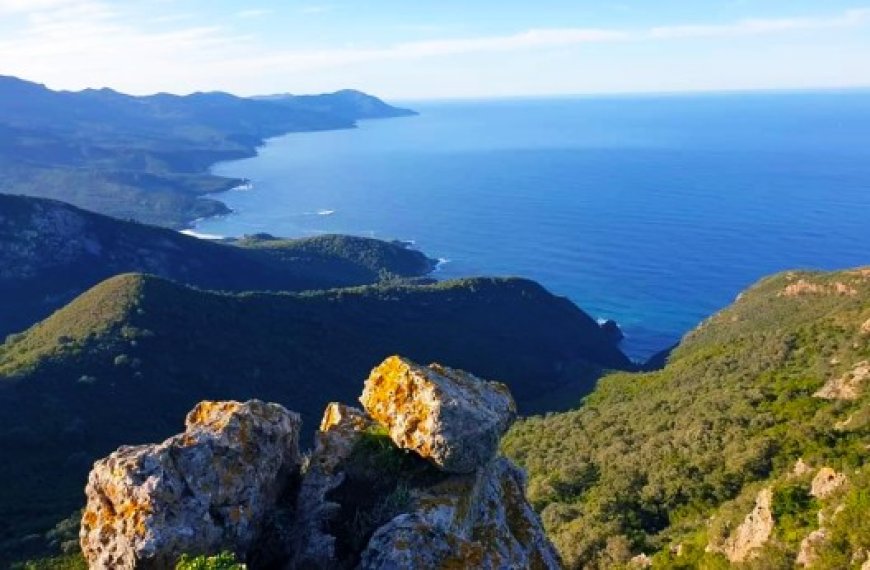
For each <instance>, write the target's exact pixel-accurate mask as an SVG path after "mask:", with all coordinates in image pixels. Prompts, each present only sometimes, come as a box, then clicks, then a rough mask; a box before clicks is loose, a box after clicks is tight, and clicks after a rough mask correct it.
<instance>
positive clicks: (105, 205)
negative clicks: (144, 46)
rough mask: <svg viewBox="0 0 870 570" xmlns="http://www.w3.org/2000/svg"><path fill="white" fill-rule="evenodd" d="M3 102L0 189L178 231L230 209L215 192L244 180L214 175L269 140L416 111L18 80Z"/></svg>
mask: <svg viewBox="0 0 870 570" xmlns="http://www.w3.org/2000/svg"><path fill="white" fill-rule="evenodd" d="M0 99H2V100H3V102H4V105H3V106H2V108H0V133H2V134H3V137H2V138H0V175H2V180H3V183H2V185H0V192H6V193H18V194H27V195H31V196H39V197H45V198H55V199H61V200H64V201H66V202H71V203H73V204H76V205H78V206H80V207H83V208H86V209H89V210H93V211H97V212H100V213H104V214H108V215H112V216H115V217H119V218H125V219H126V218H131V219H136V220H138V221H141V222H147V223H153V224H158V225H163V226H167V227H172V228H176V229H181V228H184V227H188V226H189V225H190V223H191V222H192V221H193V220H196V219H198V218H201V217H206V216H213V215H218V214H227V213H229V212H230V210H229V208H227V206H226V205H224V204H223V203H222V202H220V201H218V200H215V199H214V198H211V197H209V195H211V194H214V193H216V192H222V191H226V190H229V189H231V188H233V187H235V186H238V185H240V184H242V183H243V182H244V180H241V179H233V178H226V177H221V176H217V175H214V174H212V173H211V172H210V171H209V168H210V167H211V166H212V165H213V164H215V163H216V162H219V161H226V160H235V159H240V158H245V157H250V156H254V155H256V152H257V149H258V148H259V147H260V146H262V145H263V144H264V143H265V140H266V139H268V138H270V137H275V136H279V135H283V134H287V133H291V132H305V131H317V130H327V129H344V128H353V127H355V126H356V121H357V120H360V119H375V118H394V117H406V116H411V115H413V114H415V113H414V112H413V111H410V110H408V109H401V108H398V107H393V106H391V105H388V104H386V103H384V102H383V101H381V100H380V99H377V98H375V97H373V96H370V95H367V94H364V93H361V92H356V91H349V90H343V91H338V92H336V93H331V94H323V95H315V96H295V97H290V98H286V97H284V98H280V99H278V100H263V99H256V98H244V97H237V96H235V95H231V94H229V93H220V92H218V93H194V94H191V95H186V96H180V95H172V94H167V93H160V94H156V95H148V96H144V97H134V96H131V95H125V94H123V93H119V92H117V91H113V90H111V89H88V90H83V91H76V92H73V91H52V90H50V89H48V88H47V87H45V86H44V85H40V84H37V83H33V82H29V81H25V80H22V79H18V78H14V77H9V76H6V77H3V76H0Z"/></svg>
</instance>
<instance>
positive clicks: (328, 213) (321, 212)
mask: <svg viewBox="0 0 870 570" xmlns="http://www.w3.org/2000/svg"><path fill="white" fill-rule="evenodd" d="M334 213H335V210H317V215H318V216H331V215H333V214H334Z"/></svg>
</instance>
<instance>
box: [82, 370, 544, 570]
mask: <svg viewBox="0 0 870 570" xmlns="http://www.w3.org/2000/svg"><path fill="white" fill-rule="evenodd" d="M360 400H361V402H362V403H363V406H364V408H365V410H364V411H363V410H359V409H356V408H352V407H349V406H345V405H342V404H337V403H333V404H330V405H329V406H328V407H327V409H326V411H325V413H324V417H323V421H322V422H321V425H320V430H319V431H318V432H317V434H316V435H315V442H314V449H313V451H312V453H311V456H310V457H309V459H308V460H307V462H302V463H304V464H303V465H300V460H299V457H300V454H299V449H298V442H297V440H298V433H299V427H300V421H299V417H298V415H296V414H294V413H293V412H288V411H287V410H285V409H284V408H282V407H281V406H278V405H276V404H264V403H262V402H259V401H251V402H247V403H244V404H241V403H237V402H203V403H201V404H199V405H198V406H197V407H196V408H195V409H194V410H193V411H192V412H191V413H190V414H188V418H187V429H186V431H185V432H184V433H182V434H180V435H177V436H174V437H172V438H170V439H168V440H167V441H165V442H163V443H162V444H159V445H146V446H139V447H122V448H120V449H119V450H118V451H116V452H115V453H113V454H112V455H110V456H109V457H108V458H106V459H103V460H100V461H98V462H97V463H96V464H95V466H94V469H93V471H92V472H91V475H90V479H89V482H88V486H87V489H86V493H87V497H88V506H87V509H86V511H85V515H84V518H83V522H82V528H81V535H80V536H81V544H82V549H83V552H84V554H85V557H86V558H87V560H88V564H89V566H90V567H91V568H95V569H96V568H113V569H114V568H123V569H163V568H172V567H173V565H174V563H175V561H176V560H177V559H178V558H179V557H180V556H181V555H182V554H184V553H191V554H210V553H215V552H219V551H225V550H229V551H232V552H234V553H235V554H236V555H237V556H238V557H240V558H241V559H243V560H246V561H247V562H248V563H249V565H250V567H251V568H257V567H269V568H288V569H294V568H323V569H326V568H330V569H332V568H338V569H341V568H360V569H384V570H386V569H393V568H396V569H398V568H403V569H404V568H411V569H413V568H420V569H423V568H426V569H429V568H492V569H496V568H558V567H559V560H558V557H557V555H556V553H555V550H554V549H553V547H552V546H551V545H550V543H549V541H548V540H547V538H546V537H545V535H544V532H543V529H542V527H541V524H540V521H539V520H538V518H537V515H536V514H535V513H534V511H533V510H532V509H531V507H530V506H529V504H528V503H527V502H526V499H525V484H526V481H525V476H524V474H523V472H522V471H520V470H519V469H518V468H517V467H516V466H514V465H513V464H512V463H511V462H510V461H508V460H506V459H504V458H502V457H498V456H497V447H498V446H497V444H498V440H499V438H500V436H501V435H502V434H503V432H504V431H505V430H506V429H507V428H508V427H509V426H510V424H511V422H512V421H513V419H514V416H515V406H514V403H513V399H512V398H511V396H510V393H509V392H508V390H507V388H506V387H505V386H504V385H502V384H499V383H495V382H487V381H484V380H481V379H479V378H476V377H475V376H472V375H470V374H467V373H464V372H461V371H458V370H453V369H449V368H446V367H441V366H438V365H432V366H430V367H422V366H419V365H417V364H414V363H413V362H411V361H409V360H407V359H403V358H399V357H391V358H389V359H387V360H386V361H384V363H382V364H381V365H380V366H378V367H377V368H375V369H374V370H373V371H372V374H371V376H370V377H369V379H368V381H367V382H366V386H365V390H364V392H363V396H362V397H361V398H360Z"/></svg>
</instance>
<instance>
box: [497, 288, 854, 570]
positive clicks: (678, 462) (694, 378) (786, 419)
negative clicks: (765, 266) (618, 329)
mask: <svg viewBox="0 0 870 570" xmlns="http://www.w3.org/2000/svg"><path fill="white" fill-rule="evenodd" d="M803 283H809V284H810V286H809V287H807V286H805V285H803ZM795 284H798V285H795ZM789 286H792V287H791V289H788V288H789ZM796 290H797V291H798V294H788V293H787V291H796ZM838 291H840V292H838ZM842 291H845V292H842ZM852 291H854V292H852ZM868 318H870V275H868V274H866V273H864V274H862V273H860V272H839V273H830V274H823V273H792V274H784V275H779V276H776V277H773V278H768V279H765V280H763V281H762V282H761V283H759V284H758V285H756V286H755V287H753V288H751V289H750V290H749V291H747V292H745V293H744V294H743V295H742V296H741V297H740V299H739V300H738V301H737V302H736V303H735V304H734V305H732V306H731V307H729V308H727V309H725V310H724V311H722V312H720V313H718V314H717V315H715V316H713V317H711V318H710V319H708V320H707V321H705V322H704V323H703V324H702V325H701V326H700V327H699V328H698V329H696V330H695V331H692V332H691V333H690V334H689V335H687V336H686V338H685V339H684V341H683V342H682V343H681V345H680V346H679V347H678V348H677V349H676V350H675V351H674V352H673V354H672V356H671V358H670V360H669V362H668V365H667V367H666V368H665V369H663V370H660V371H657V372H650V373H645V374H628V373H618V374H612V375H610V376H607V377H605V378H603V379H602V380H601V381H599V384H598V386H597V388H596V390H595V391H594V392H593V393H592V394H591V395H590V396H588V397H587V398H586V399H585V401H584V402H583V404H582V406H581V407H580V408H579V409H577V410H576V411H572V412H568V413H563V414H550V415H547V416H544V417H532V418H528V419H525V420H523V421H520V422H518V423H517V424H516V425H515V426H514V427H513V428H512V429H511V431H510V432H509V433H508V435H507V437H506V438H505V440H504V443H503V449H504V451H505V452H506V453H507V455H509V456H510V457H511V458H513V459H515V460H516V461H518V462H519V463H520V464H521V465H523V466H524V467H525V468H526V469H527V470H528V473H529V488H528V489H529V491H528V492H529V497H530V499H531V501H532V503H533V505H534V506H535V508H536V509H537V510H538V511H539V512H540V514H541V517H542V520H543V522H544V525H545V527H546V529H547V531H548V533H549V534H550V536H551V538H552V539H553V541H554V543H555V544H556V545H557V547H558V548H559V550H560V552H561V553H562V555H563V557H564V559H565V561H566V563H567V565H568V567H569V568H581V567H585V568H607V567H610V566H611V565H614V564H616V562H615V560H617V558H619V557H615V555H614V553H615V552H617V551H618V550H619V548H617V545H623V546H625V545H628V549H629V550H630V552H632V553H634V554H636V553H640V552H645V553H648V554H656V560H657V561H661V564H662V567H665V568H679V567H709V568H714V567H717V565H719V566H718V567H721V564H722V560H721V559H720V558H719V556H718V555H714V554H712V553H706V552H705V547H706V545H707V543H708V542H709V541H711V540H715V541H718V540H721V539H723V538H724V537H725V536H727V535H728V534H729V533H730V531H731V530H732V529H733V527H734V525H735V524H739V522H740V521H741V520H742V519H743V517H745V515H746V513H748V512H749V510H751V508H752V503H753V501H754V497H755V494H756V493H757V491H758V489H759V488H760V486H761V485H771V484H772V485H773V486H774V491H775V499H774V508H775V509H776V511H777V517H776V520H777V523H776V524H777V526H776V529H775V536H776V540H775V542H774V544H772V546H771V547H770V548H768V549H766V550H765V551H764V555H763V556H762V557H761V558H760V559H759V561H758V562H757V565H758V567H759V568H760V567H764V565H768V566H769V567H777V566H776V565H777V564H781V563H783V562H782V561H784V560H793V559H794V556H795V551H796V548H797V546H798V544H799V543H800V540H801V539H802V538H803V537H805V536H806V534H807V533H809V532H810V531H811V530H813V529H814V528H815V526H816V514H817V512H818V510H819V508H820V506H821V505H819V504H818V502H817V501H815V500H814V499H812V498H811V497H809V495H808V494H807V490H808V485H809V483H808V481H804V480H795V481H788V480H787V479H786V478H785V475H784V474H786V473H788V472H789V471H790V470H791V469H792V467H793V465H794V463H795V461H796V460H797V459H798V458H799V457H802V458H804V460H805V461H806V462H807V463H809V464H811V465H814V466H818V467H820V466H822V465H829V466H832V467H834V468H836V469H840V470H848V472H850V473H854V471H855V470H856V469H858V470H863V471H867V469H868V467H867V452H866V449H867V446H868V444H870V420H868V415H870V414H868V411H867V410H868V408H870V402H868V396H867V390H866V389H865V390H864V395H862V397H861V398H860V399H859V400H857V401H830V400H822V399H819V398H815V397H813V394H814V393H815V391H816V390H818V389H819V388H820V387H821V386H822V385H823V384H824V383H825V382H826V381H827V380H829V379H832V378H838V377H841V376H843V375H844V374H847V373H848V372H849V371H850V370H851V369H852V368H853V367H854V366H855V365H856V364H857V363H859V362H862V361H864V360H868V358H870V342H868V341H870V338H868V335H867V334H866V333H862V332H861V326H862V323H865V322H867V321H868ZM847 420H848V421H847ZM837 426H841V427H837ZM863 471H862V472H863ZM859 497H860V495H859V496H856V497H854V498H853V500H854V501H856V502H857V503H861V500H862V499H860V498H859ZM844 512H845V511H844ZM866 512H867V511H866V510H865V514H866ZM711 516H712V517H713V518H712V520H711V519H710V517H711ZM847 518H848V517H847V516H844V517H843V519H842V520H845V519H847ZM837 520H841V519H840V518H839V515H838V519H837ZM853 526H854V528H856V529H857V530H856V531H855V532H854V533H852V534H848V533H847V532H846V531H845V529H842V531H841V532H840V534H838V536H841V538H840V539H838V540H840V542H841V546H840V547H838V548H842V549H843V550H844V551H845V552H848V553H855V552H858V551H859V549H860V548H863V546H861V545H862V544H865V543H866V541H867V540H870V532H868V531H867V528H866V525H862V524H855V525H853ZM616 538H618V541H617V542H614V540H615V539H616ZM677 545H682V546H683V554H682V555H681V556H675V555H673V554H672V553H671V552H670V549H671V548H676V546H677ZM607 553H609V554H607ZM789 564H790V563H789ZM789 564H786V566H788V565H789ZM780 567H781V566H780ZM825 567H827V568H839V567H845V566H838V565H836V564H833V565H829V566H825Z"/></svg>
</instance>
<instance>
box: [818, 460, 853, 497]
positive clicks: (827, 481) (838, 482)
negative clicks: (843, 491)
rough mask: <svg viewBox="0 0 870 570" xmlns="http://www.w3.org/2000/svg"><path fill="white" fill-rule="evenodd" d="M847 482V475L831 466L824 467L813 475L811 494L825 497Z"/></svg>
mask: <svg viewBox="0 0 870 570" xmlns="http://www.w3.org/2000/svg"><path fill="white" fill-rule="evenodd" d="M845 484H846V475H844V474H843V473H837V472H836V471H834V470H833V469H831V468H830V467H822V468H821V469H819V472H818V473H816V476H815V477H813V483H812V487H811V488H810V495H812V496H813V497H816V498H818V499H824V498H825V497H827V496H829V495H830V494H832V493H833V492H835V491H836V490H837V489H839V488H840V487H842V486H843V485H845Z"/></svg>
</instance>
